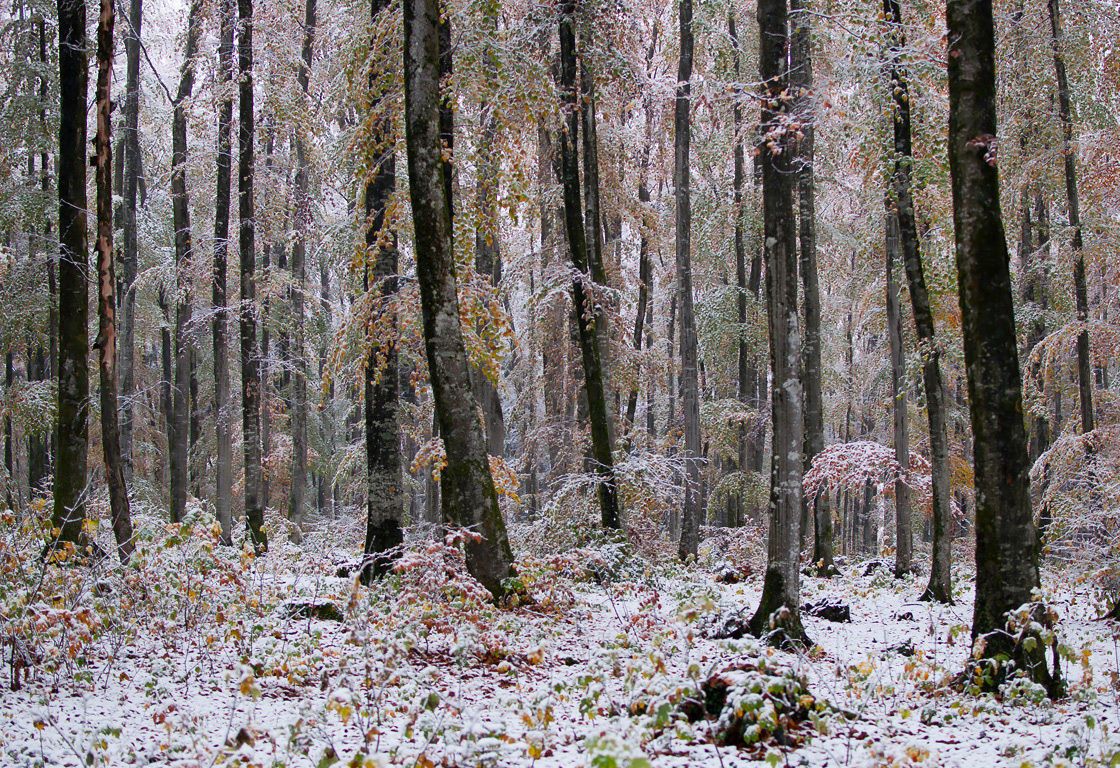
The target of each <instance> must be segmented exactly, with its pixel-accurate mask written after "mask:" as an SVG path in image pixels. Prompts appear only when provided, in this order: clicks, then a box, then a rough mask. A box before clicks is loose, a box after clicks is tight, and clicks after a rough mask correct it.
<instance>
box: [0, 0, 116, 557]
mask: <svg viewBox="0 0 1120 768" xmlns="http://www.w3.org/2000/svg"><path fill="white" fill-rule="evenodd" d="M114 15H115V14H114V12H113V0H101V13H100V14H99V15H98V19H97V139H96V142H95V144H96V147H97V173H96V174H95V175H96V177H97V287H98V290H97V318H98V334H97V343H96V344H94V346H95V347H96V348H97V349H98V351H99V352H100V355H99V357H100V364H99V366H98V367H99V369H100V373H101V452H102V454H103V455H104V457H105V479H106V481H107V484H108V486H109V507H110V510H111V512H112V519H113V534H114V536H115V538H116V540H117V554H118V556H119V557H120V559H121V562H122V563H128V558H129V557H130V556H131V555H132V550H133V542H132V518H131V516H130V515H129V509H128V488H127V486H126V485H125V479H124V462H123V461H122V460H121V440H120V427H119V426H118V424H117V329H116V314H117V302H116V277H115V275H114V274H113V189H112V175H113V152H112V123H111V121H110V116H109V113H110V110H111V104H110V93H109V91H110V87H111V84H112V80H113V21H114ZM9 442H10V440H9Z"/></svg>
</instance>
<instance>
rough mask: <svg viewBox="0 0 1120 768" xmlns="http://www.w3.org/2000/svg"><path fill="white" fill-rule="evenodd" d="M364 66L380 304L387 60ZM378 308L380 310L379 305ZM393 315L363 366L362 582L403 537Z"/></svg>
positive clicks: (389, 150)
mask: <svg viewBox="0 0 1120 768" xmlns="http://www.w3.org/2000/svg"><path fill="white" fill-rule="evenodd" d="M389 5H390V4H389V0H371V3H370V12H371V14H372V16H373V19H374V20H375V22H376V21H377V19H378V17H379V15H380V14H383V13H385V14H387V13H389ZM379 61H381V62H382V63H381V65H380V66H379V67H375V68H374V69H372V70H371V71H370V79H369V87H370V93H371V103H370V114H371V115H373V120H374V121H375V122H374V124H373V130H372V132H371V135H370V139H369V140H370V143H371V146H372V147H373V157H374V165H373V177H372V178H371V179H370V180H369V181H368V182H367V183H366V190H365V192H366V220H367V222H368V223H367V229H366V254H367V259H368V258H369V257H370V255H373V254H376V260H375V261H374V263H373V264H372V265H367V267H366V281H367V282H366V290H376V291H377V294H378V300H379V301H380V302H381V303H382V305H385V304H390V305H391V304H392V303H394V302H395V301H396V296H397V290H398V282H397V234H396V232H395V231H393V230H392V229H391V228H387V224H388V222H387V221H386V213H387V211H388V207H389V202H390V200H391V199H392V196H393V192H394V190H395V189H396V186H397V174H396V170H397V169H396V158H395V154H394V153H395V146H394V143H395V136H394V135H393V121H392V115H391V114H390V113H389V105H388V103H387V101H386V99H385V88H386V85H385V84H384V83H383V82H382V80H383V79H384V78H385V77H387V76H388V70H389V67H388V64H387V63H385V61H384V59H379ZM382 311H384V310H382ZM396 329H397V323H396V315H395V314H394V315H393V319H392V325H391V326H390V328H389V335H390V339H389V340H388V341H387V342H386V341H385V340H382V343H383V344H385V345H386V347H385V352H384V360H379V359H374V357H373V356H372V355H371V356H370V359H368V360H367V361H366V366H365V428H366V429H365V442H366V472H367V481H366V539H365V548H364V550H363V551H364V553H365V557H366V559H367V562H368V563H369V564H368V565H367V567H366V568H365V569H363V572H362V578H363V579H365V580H366V581H367V582H368V581H369V580H370V579H371V577H372V576H373V575H375V574H380V573H381V572H383V570H385V569H386V567H387V565H388V564H387V563H386V562H385V561H384V560H381V559H378V558H377V557H376V556H377V555H379V554H380V553H382V552H385V551H386V550H388V549H391V548H392V547H395V546H396V545H398V544H400V543H401V542H402V541H403V540H404V535H403V533H402V531H401V490H402V487H401V479H402V478H401V446H400V411H399V406H398V382H399V376H398V358H397V347H396V344H397V341H396Z"/></svg>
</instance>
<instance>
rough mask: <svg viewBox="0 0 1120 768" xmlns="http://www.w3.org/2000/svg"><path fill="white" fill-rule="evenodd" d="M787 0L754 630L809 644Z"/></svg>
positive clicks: (777, 30) (766, 197)
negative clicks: (766, 488) (767, 435)
mask: <svg viewBox="0 0 1120 768" xmlns="http://www.w3.org/2000/svg"><path fill="white" fill-rule="evenodd" d="M786 23H787V13H786V2H785V0H759V3H758V24H759V32H760V37H759V39H760V43H759V57H758V59H759V74H760V75H761V77H762V82H763V92H762V97H763V111H762V125H763V135H764V136H765V135H767V134H768V133H769V132H770V131H771V130H773V131H774V132H775V133H776V134H777V135H778V136H779V137H780V138H776V139H773V142H774V143H773V144H770V143H769V142H764V143H763V145H762V146H761V147H760V158H761V163H762V200H763V221H764V222H765V233H764V235H765V258H766V303H767V324H768V327H769V331H770V370H771V375H772V376H773V380H774V387H773V395H772V398H771V401H772V402H771V419H772V421H773V437H772V451H771V454H772V458H771V464H770V509H769V512H770V532H769V537H768V539H767V547H766V549H767V552H766V575H765V577H764V580H763V587H762V598H761V600H760V602H759V606H758V610H757V611H756V612H755V614H754V616H753V617H752V618H751V622H750V628H751V632H752V633H753V634H755V635H757V636H760V637H761V636H770V637H772V638H773V639H775V640H777V641H779V642H790V641H792V642H801V643H806V642H807V640H808V639H807V637H806V635H805V630H804V628H803V627H802V626H801V601H800V599H799V588H798V585H799V582H800V575H801V572H800V569H799V561H800V538H801V537H800V531H799V528H800V522H801V507H802V500H803V492H802V487H801V476H802V468H803V467H804V421H803V402H802V389H801V367H802V357H801V328H800V317H799V314H798V311H797V287H798V286H797V242H796V238H797V229H796V222H795V220H794V216H793V168H792V164H791V162H790V155H791V154H792V152H791V150H792V147H791V146H790V143H791V142H790V138H791V137H790V135H789V133H788V132H785V131H781V130H780V129H779V126H781V125H782V122H783V121H784V120H786V119H788V117H789V115H788V110H789V103H788V101H787V100H786V99H785V98H783V94H784V93H785V92H786V91H787V89H788V86H789V83H788V80H787V77H788V75H787V71H788V68H787V66H786V62H785V51H786V44H787V35H786Z"/></svg>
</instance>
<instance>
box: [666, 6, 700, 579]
mask: <svg viewBox="0 0 1120 768" xmlns="http://www.w3.org/2000/svg"><path fill="white" fill-rule="evenodd" d="M679 8H680V10H679V15H680V21H681V48H680V61H679V62H678V66H677V99H676V104H675V108H674V116H673V131H674V141H673V149H674V160H673V187H674V189H675V197H676V205H677V216H676V223H677V237H676V250H677V295H678V296H679V297H680V298H679V299H678V300H677V303H678V306H679V309H680V334H681V374H680V375H681V411H682V416H683V417H684V463H685V486H684V506H683V507H682V512H681V538H680V544H679V547H678V548H677V554H678V555H679V556H680V558H681V559H682V560H684V559H686V558H688V557H696V552H697V549H698V548H699V546H700V523H701V521H702V520H703V518H704V508H703V502H702V500H701V498H700V461H701V456H700V452H701V448H700V381H699V374H698V372H697V357H698V350H697V340H696V317H695V313H694V312H693V307H692V199H691V193H690V190H689V187H690V178H691V172H690V168H689V151H690V149H691V142H692V125H691V117H690V108H691V90H692V83H691V80H692V50H693V38H692V0H680V5H679Z"/></svg>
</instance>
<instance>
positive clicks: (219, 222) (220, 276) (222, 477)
mask: <svg viewBox="0 0 1120 768" xmlns="http://www.w3.org/2000/svg"><path fill="white" fill-rule="evenodd" d="M219 13H220V16H221V21H220V31H219V40H218V65H219V68H220V72H219V73H218V79H219V82H220V83H221V85H222V88H223V93H224V94H225V95H224V97H223V98H222V101H221V104H220V105H219V107H218V157H217V167H216V169H215V170H216V172H215V175H216V176H217V192H216V193H215V196H214V199H215V207H214V275H213V290H212V295H211V300H212V301H213V304H214V320H213V326H212V330H213V338H214V411H215V419H214V431H215V438H216V443H217V458H216V464H215V481H214V486H215V487H214V491H215V504H216V506H217V511H218V522H219V524H220V525H221V528H222V534H221V536H222V543H223V544H227V545H228V544H230V543H232V541H233V413H232V412H231V411H230V398H229V336H228V334H229V325H228V318H227V314H226V313H227V307H228V305H229V302H228V299H227V285H228V275H227V273H228V266H227V264H228V255H229V202H230V200H229V198H230V181H231V176H232V166H233V148H232V146H231V140H230V130H231V126H232V123H233V95H232V94H231V93H229V92H228V90H226V89H228V88H229V87H230V85H231V83H232V82H233V24H234V19H233V13H234V10H233V2H232V0H221V6H220V9H219Z"/></svg>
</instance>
